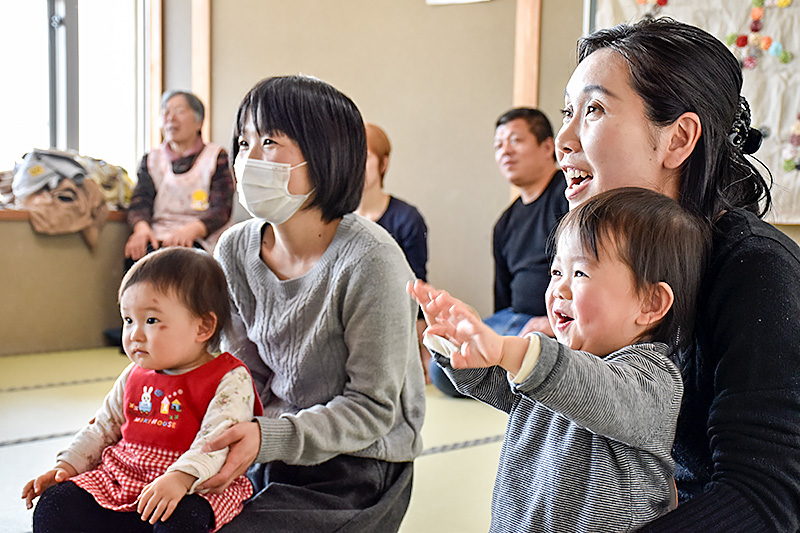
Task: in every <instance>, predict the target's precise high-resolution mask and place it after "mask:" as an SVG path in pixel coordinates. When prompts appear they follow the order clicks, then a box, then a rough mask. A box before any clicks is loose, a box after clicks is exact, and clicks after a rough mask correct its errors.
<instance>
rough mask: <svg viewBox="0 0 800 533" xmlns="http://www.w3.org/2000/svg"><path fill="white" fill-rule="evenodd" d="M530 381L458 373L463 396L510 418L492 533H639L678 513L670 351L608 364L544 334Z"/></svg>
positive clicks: (494, 372)
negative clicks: (516, 382)
mask: <svg viewBox="0 0 800 533" xmlns="http://www.w3.org/2000/svg"><path fill="white" fill-rule="evenodd" d="M540 338H541V341H542V351H541V354H540V355H539V359H538V362H537V364H536V366H535V367H534V369H533V370H532V371H531V373H530V375H529V376H528V377H527V378H526V379H525V381H523V382H522V383H520V384H519V385H514V384H512V383H510V381H509V379H508V375H507V373H506V372H505V371H504V370H503V369H501V368H499V367H491V368H487V369H469V370H454V369H453V368H451V367H450V365H449V360H448V359H447V358H446V357H443V356H441V355H438V354H437V355H436V358H437V361H438V362H439V364H440V365H441V366H442V367H443V368H444V369H445V371H446V372H447V373H448V374H449V376H450V379H451V380H452V381H453V382H454V383H455V385H456V387H457V388H458V390H459V391H461V392H462V393H464V394H467V395H469V396H472V397H474V398H476V399H478V400H481V401H483V402H485V403H488V404H489V405H492V406H494V407H496V408H498V409H500V410H503V411H505V412H507V413H509V420H508V425H507V427H506V433H505V437H504V439H503V448H502V452H501V455H500V464H499V466H498V471H497V479H496V481H495V486H494V494H493V497H492V522H491V528H490V531H492V532H501V531H502V532H508V531H531V532H534V531H535V532H547V531H554V532H570V533H572V532H580V531H586V532H593V533H595V532H602V531H609V532H620V531H632V530H635V529H637V528H638V527H641V526H642V525H643V524H645V523H647V522H648V521H650V520H652V519H654V518H656V517H658V516H660V515H662V514H664V513H666V512H667V510H668V509H669V505H670V501H671V498H672V495H673V493H674V492H673V483H672V474H673V471H674V462H673V460H672V457H671V455H670V451H671V448H672V441H673V438H674V435H675V424H676V420H677V417H678V411H679V409H680V403H681V395H682V393H683V384H682V381H681V376H680V372H679V371H678V369H677V368H676V367H675V365H674V364H673V363H672V362H670V361H669V359H667V357H666V356H667V352H668V349H667V346H666V345H664V344H661V343H642V344H636V345H633V346H627V347H625V348H623V349H621V350H619V351H617V352H614V353H612V354H610V355H608V356H606V357H605V358H600V357H596V356H594V355H591V354H587V353H586V352H577V351H574V350H571V349H569V348H568V347H566V346H563V345H561V344H559V343H558V342H556V341H555V340H554V339H551V338H549V337H546V336H544V335H540Z"/></svg>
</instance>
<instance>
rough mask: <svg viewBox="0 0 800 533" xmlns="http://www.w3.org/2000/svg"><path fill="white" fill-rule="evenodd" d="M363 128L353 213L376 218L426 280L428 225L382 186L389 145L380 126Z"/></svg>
mask: <svg viewBox="0 0 800 533" xmlns="http://www.w3.org/2000/svg"><path fill="white" fill-rule="evenodd" d="M364 128H365V129H366V132H367V168H366V173H365V179H364V194H363V195H362V196H361V203H360V204H358V209H356V213H357V214H359V215H361V216H362V217H364V218H367V219H369V220H371V221H373V222H376V223H377V224H378V225H379V226H381V227H382V228H383V229H385V230H386V231H388V232H389V233H390V234H391V235H392V237H394V240H396V241H397V244H399V245H400V248H402V250H403V253H404V254H405V256H406V259H407V260H408V264H409V265H410V266H411V270H413V271H414V275H415V276H416V277H417V278H419V279H421V280H422V281H427V279H428V278H427V263H428V227H427V226H426V225H425V219H423V218H422V215H421V214H420V212H419V211H418V210H417V208H416V207H414V206H413V205H411V204H409V203H407V202H404V201H403V200H400V199H399V198H396V197H394V196H392V195H390V194H388V193H387V192H386V191H384V190H383V178H384V176H386V169H387V168H389V154H390V153H391V152H392V145H391V143H390V142H389V137H388V136H387V135H386V132H385V131H383V129H382V128H381V127H380V126H377V125H375V124H370V123H366V124H365V125H364ZM425 327H426V324H425V319H424V318H422V313H421V312H420V314H419V317H418V320H417V336H418V338H419V351H420V355H421V357H422V366H423V368H424V369H425V381H426V383H430V378H429V377H428V367H429V365H430V360H431V359H430V354H429V353H428V349H427V348H425V346H424V345H423V344H422V333H423V332H424V331H425Z"/></svg>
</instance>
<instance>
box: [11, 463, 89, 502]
mask: <svg viewBox="0 0 800 533" xmlns="http://www.w3.org/2000/svg"><path fill="white" fill-rule="evenodd" d="M77 474H78V472H77V470H75V467H73V466H72V465H71V464H69V463H65V462H63V461H61V462H59V463H58V464H57V465H56V467H55V468H53V469H52V470H48V471H47V472H45V473H44V474H42V475H41V476H39V477H37V478H36V479H32V480H30V481H28V482H27V483H26V484H25V487H24V488H23V489H22V499H23V500H25V507H27V508H28V509H30V508H32V507H33V500H34V499H36V498H37V497H39V496H41V495H42V493H43V492H44V491H46V490H47V489H49V488H50V487H52V486H53V485H55V484H57V483H61V482H62V481H66V480H68V479H69V478H71V477H73V476H75V475H77Z"/></svg>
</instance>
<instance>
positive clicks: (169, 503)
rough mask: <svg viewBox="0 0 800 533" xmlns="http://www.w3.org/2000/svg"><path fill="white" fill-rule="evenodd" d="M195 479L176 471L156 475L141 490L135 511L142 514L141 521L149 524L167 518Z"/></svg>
mask: <svg viewBox="0 0 800 533" xmlns="http://www.w3.org/2000/svg"><path fill="white" fill-rule="evenodd" d="M196 480H197V478H196V477H194V476H192V475H190V474H186V473H184V472H178V471H173V472H167V473H166V474H164V475H162V476H159V477H157V478H156V479H155V481H153V482H152V483H150V484H149V485H147V486H146V487H145V488H144V490H143V491H142V494H141V495H140V496H139V505H138V506H137V507H136V512H138V513H139V514H140V515H142V521H143V522H148V521H149V522H150V523H151V524H155V523H156V522H158V521H159V520H161V521H164V520H166V519H168V518H169V517H170V516H171V515H172V511H174V510H175V507H177V506H178V503H179V502H180V501H181V498H183V497H184V496H185V495H186V493H187V492H189V489H190V488H191V487H192V485H193V484H194V482H195V481H196Z"/></svg>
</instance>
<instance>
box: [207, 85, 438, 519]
mask: <svg viewBox="0 0 800 533" xmlns="http://www.w3.org/2000/svg"><path fill="white" fill-rule="evenodd" d="M232 154H233V157H234V174H235V175H236V178H237V181H238V187H239V199H240V202H242V204H243V205H244V206H245V208H246V209H247V210H248V211H249V212H250V213H251V214H252V215H253V217H254V218H253V219H251V220H248V221H245V222H242V223H240V224H238V225H236V226H234V227H233V228H231V229H230V230H228V231H227V232H226V233H225V234H224V235H223V236H222V238H221V239H220V241H219V244H218V246H217V249H216V252H215V255H216V257H217V259H218V261H219V262H220V264H221V265H222V268H223V270H224V271H225V274H226V277H227V280H228V286H229V289H230V293H231V301H232V304H233V323H234V324H233V325H234V327H233V328H232V331H231V332H230V333H228V334H227V335H225V336H224V338H223V343H222V344H223V347H224V348H225V349H226V350H227V351H230V352H231V353H233V354H235V355H237V356H238V357H239V358H240V359H242V360H243V361H244V362H245V363H246V364H247V366H248V367H249V368H250V371H251V373H252V375H253V379H254V381H255V384H256V388H257V389H258V391H259V394H260V397H261V401H262V403H263V404H264V416H262V417H256V418H255V419H254V421H251V422H244V423H240V424H237V425H235V426H234V427H232V428H231V429H230V430H229V431H227V432H226V433H225V434H223V435H222V436H221V437H220V438H219V439H217V440H216V441H214V442H212V443H211V446H210V448H213V449H221V448H224V447H226V446H229V445H230V453H229V455H228V460H227V462H226V464H225V466H224V467H223V469H222V470H221V471H220V474H219V475H217V476H215V477H214V478H211V479H210V480H209V481H208V482H207V483H205V484H204V486H203V488H206V489H210V490H212V491H214V492H217V491H219V490H221V489H224V488H225V487H226V486H227V485H228V484H229V483H230V482H231V481H232V480H233V479H235V478H236V476H237V475H239V474H241V473H243V472H244V471H245V470H247V469H248V467H249V466H250V465H251V464H252V463H253V462H255V464H254V465H253V467H252V468H251V469H250V470H249V472H248V476H249V478H250V479H251V481H252V482H253V484H254V486H255V492H256V494H255V496H254V498H253V499H252V500H251V501H250V503H249V504H248V505H247V506H246V507H245V510H244V511H243V513H242V514H241V515H239V516H238V517H237V518H236V519H235V520H234V521H233V522H231V523H230V524H228V525H227V526H225V528H224V529H223V531H226V532H231V531H255V530H261V529H262V528H266V529H269V530H272V531H314V532H317V531H359V532H364V531H395V530H397V529H398V528H399V526H400V522H401V520H402V518H403V515H404V514H405V511H406V508H407V506H408V502H409V498H410V495H411V477H412V469H413V468H412V467H413V463H412V461H413V460H414V458H415V457H416V456H417V455H418V454H419V452H420V451H421V448H422V442H421V440H420V428H421V426H422V421H423V416H424V411H425V403H424V402H425V393H424V380H423V376H422V365H421V364H420V358H419V353H418V351H417V337H416V328H415V322H416V316H417V306H416V305H415V304H414V303H413V302H412V300H411V298H410V297H409V296H408V295H407V294H406V292H405V284H406V282H407V281H408V280H411V279H413V273H412V272H411V269H410V268H409V266H408V263H407V262H406V259H405V257H404V256H403V252H402V250H401V249H400V247H399V246H398V245H397V243H396V242H395V241H394V239H392V237H391V236H390V235H389V234H388V233H386V232H385V231H384V230H382V229H381V228H379V227H378V226H377V225H375V224H372V223H371V222H369V221H367V220H365V219H363V218H361V217H358V216H356V215H354V214H353V213H352V212H353V211H354V210H355V209H356V207H357V206H358V203H359V200H360V198H361V192H362V190H363V188H364V167H365V163H366V154H367V148H366V141H365V135H364V124H363V122H362V119H361V115H360V113H359V111H358V109H357V108H356V106H355V104H354V103H353V102H352V101H351V100H350V99H349V98H347V97H346V96H345V95H344V94H342V93H341V92H339V91H338V90H336V89H335V88H333V87H331V86H330V85H328V84H327V83H324V82H322V81H320V80H317V79H314V78H310V77H305V76H288V77H277V78H269V79H265V80H262V81H261V82H259V83H257V84H256V85H255V86H254V87H253V88H252V89H251V90H250V91H249V92H248V93H247V95H245V97H244V99H243V100H242V102H241V104H240V106H239V110H238V112H237V116H236V124H235V126H234V133H233V151H232Z"/></svg>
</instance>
